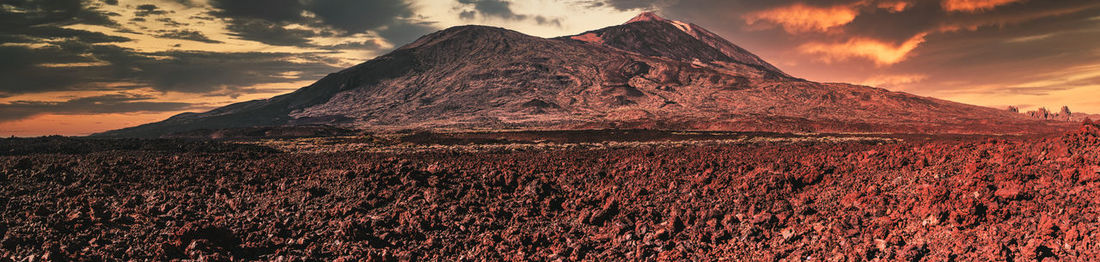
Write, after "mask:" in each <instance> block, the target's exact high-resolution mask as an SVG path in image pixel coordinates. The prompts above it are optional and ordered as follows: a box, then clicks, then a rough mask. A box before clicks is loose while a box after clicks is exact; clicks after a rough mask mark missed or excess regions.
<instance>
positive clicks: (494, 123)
mask: <svg viewBox="0 0 1100 262" xmlns="http://www.w3.org/2000/svg"><path fill="white" fill-rule="evenodd" d="M317 124H322V125H333V126H339V127H343V128H353V129H365V130H372V131H393V130H404V129H430V130H496V129H603V128H651V129H693V130H695V129H698V130H729V131H781V132H796V131H797V132H932V133H936V132H943V133H1026V132H1033V131H1035V130H1036V129H1044V128H1053V127H1052V126H1051V125H1050V124H1049V123H1047V122H1041V121H1034V120H1033V119H1028V118H1026V117H1022V116H1019V115H1018V114H1012V113H1010V112H1007V111H1005V110H997V109H992V108H986V107H979V106H973V105H965V104H961V103H956V102H950V101H946V100H940V99H935V98H928V97H920V96H915V95H911V94H906V93H900V92H891V91H888V90H885V89H881V88H871V87H865V86H857V85H849V84H839V83H816V82H810V81H806V80H803V79H799V78H795V77H793V76H790V75H788V74H786V73H785V72H783V71H781V70H779V69H778V68H776V67H775V66H773V65H771V64H769V63H767V62H766V61H764V60H763V59H760V58H759V57H758V56H756V55H755V54H752V53H751V52H748V51H746V50H744V49H742V48H740V47H738V46H736V45H734V44H733V43H730V42H728V41H726V40H725V39H722V38H721V37H718V36H717V35H716V34H714V33H711V32H710V31H708V30H706V29H704V28H702V27H699V26H697V25H694V24H689V23H684V22H679V21H674V20H668V19H664V18H661V17H660V16H657V15H656V14H652V13H643V14H642V15H639V16H638V17H636V18H635V19H631V21H628V22H627V23H625V24H622V25H617V26H611V27H607V28H602V29H597V30H591V31H587V32H584V33H581V34H578V35H572V36H563V37H557V38H549V39H546V38H539V37H534V36H529V35H525V34H522V33H519V32H516V31H512V30H508V29H503V28H496V27H488V26H457V27H452V28H448V29H444V30H440V31H437V32H434V33H430V34H428V35H425V36H423V37H421V38H419V39H417V40H416V41H414V42H412V43H410V44H407V45H405V46H402V47H399V48H397V49H395V50H394V51H392V52H391V53H388V54H385V55H382V56H379V57H377V58H374V59H371V60H368V61H366V62H364V63H361V64H359V65H356V66H353V67H350V68H347V69H344V70H341V71H340V72H337V73H333V74H329V75H328V76H326V77H324V78H322V79H321V80H319V81H317V82H316V83H314V84H311V85H309V86H306V87H303V88H301V89H299V90H296V91H294V92H291V93H288V94H284V95H279V96H276V97H273V98H269V99H263V100H254V101H248V102H241V103H236V104H232V105H229V106H225V107H222V108H218V109H215V110H211V111H208V112H204V113H185V114H180V115H177V116H173V117H172V118H169V119H167V120H165V121H162V122H157V123H150V124H146V125H141V126H137V127H131V128H126V129H120V130H114V131H109V132H105V133H101V134H98V136H137V137H156V136H163V135H166V134H169V133H171V132H182V131H189V130H196V129H220V128H245V127H256V126H286V125H317ZM975 126H976V127H975Z"/></svg>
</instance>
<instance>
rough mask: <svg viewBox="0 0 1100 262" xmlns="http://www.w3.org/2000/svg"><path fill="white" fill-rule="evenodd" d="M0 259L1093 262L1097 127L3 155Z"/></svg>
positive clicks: (1098, 225)
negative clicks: (1044, 131)
mask: <svg viewBox="0 0 1100 262" xmlns="http://www.w3.org/2000/svg"><path fill="white" fill-rule="evenodd" d="M0 174H2V175H0V206H3V207H4V208H3V211H2V223H0V235H2V236H3V239H2V240H0V256H2V257H8V258H12V259H16V260H20V259H24V258H28V257H31V256H34V257H35V258H46V259H48V260H61V259H85V260H104V259H112V260H113V259H119V260H122V259H157V260H162V259H177V258H178V259H188V258H191V259H206V260H241V259H263V260H271V259H277V258H280V257H281V258H288V259H310V260H312V259H317V260H335V259H345V260H348V259H350V260H364V259H366V260H404V259H408V260H445V261H448V260H450V261H453V260H522V259H534V260H548V259H550V260H552V259H565V260H628V259H629V260H633V259H659V260H661V259H668V260H719V259H733V260H780V259H785V260H803V259H806V260H830V261H833V260H845V259H847V260H861V259H876V258H878V259H887V260H902V259H904V260H929V261H944V260H1033V259H1061V260H1089V259H1090V258H1095V257H1100V243H1097V242H1096V239H1100V221H1098V220H1097V219H1096V218H1097V217H1098V216H1100V208H1096V206H1098V205H1096V204H1100V193H1098V192H1097V186H1098V185H1100V183H1097V182H1100V127H1098V126H1095V125H1091V124H1086V125H1083V126H1082V127H1081V128H1080V130H1076V131H1073V132H1070V133H1068V134H1065V135H1062V136H1056V137H1049V138H1004V139H988V138H984V139H969V140H961V141H960V140H956V139H943V140H936V139H933V140H925V139H912V140H909V141H907V142H902V143H896V144H885V145H877V144H867V143H858V142H846V143H816V144H815V143H796V144H769V143H762V144H754V145H735V146H713V147H711V146H696V147H667V148H635V149H607V150H588V151H572V150H557V151H538V152H512V153H494V154H486V153H455V152H449V153H441V152H424V153H413V154H365V153H327V154H296V153H279V152H271V151H269V150H262V149H255V148H248V147H242V148H235V149H233V150H229V151H219V152H195V151H150V150H111V151H102V152H94V153H90V154H83V155H76V154H22V155H18V154H17V155H8V156H0Z"/></svg>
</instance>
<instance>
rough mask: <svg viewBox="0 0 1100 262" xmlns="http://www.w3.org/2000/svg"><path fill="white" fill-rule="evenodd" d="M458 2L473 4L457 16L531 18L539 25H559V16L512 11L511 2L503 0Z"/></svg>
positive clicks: (509, 18) (462, 0) (470, 18)
mask: <svg viewBox="0 0 1100 262" xmlns="http://www.w3.org/2000/svg"><path fill="white" fill-rule="evenodd" d="M458 2H459V3H462V4H465V5H470V6H473V9H474V10H464V11H462V12H461V13H459V17H460V18H462V19H466V20H472V19H474V18H475V17H477V16H478V15H480V16H482V17H483V18H499V19H505V20H532V21H535V23H537V24H540V25H554V26H561V18H547V17H545V16H541V15H525V14H516V13H515V12H514V11H512V2H509V1H505V0H458Z"/></svg>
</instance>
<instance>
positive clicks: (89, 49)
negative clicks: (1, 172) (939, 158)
mask: <svg viewBox="0 0 1100 262" xmlns="http://www.w3.org/2000/svg"><path fill="white" fill-rule="evenodd" d="M643 11H653V12H656V13H658V14H660V15H662V16H664V17H666V18H670V19H676V20H681V21H685V22H690V23H695V24H697V25H700V26H702V27H704V28H707V29H709V30H711V31H714V32H715V33H718V34H719V35H722V36H723V37H725V38H726V39H728V40H730V41H731V42H733V43H735V44H737V45H739V46H741V47H743V48H745V49H747V50H749V51H751V52H753V53H755V54H757V55H758V56H760V57H761V58H763V59H765V60H767V61H769V62H770V63H772V64H774V65H775V66H777V67H779V68H780V69H782V70H784V71H786V72H787V73H789V74H791V75H794V76H797V77H801V78H805V79H808V80H813V81H821V82H846V83H855V84H864V85H870V86H877V87H882V88H886V89H890V90H894V91H903V92H909V93H913V94H917V95H923V96H932V97H937V98H941V99H947V100H952V101H958V102H963V103H970V104H977V105H983V106H990V107H998V108H1003V107H1007V106H1009V105H1013V106H1018V107H1020V108H1021V109H1023V110H1034V109H1036V108H1038V107H1047V108H1051V109H1058V108H1060V107H1061V106H1063V105H1064V106H1069V108H1070V109H1071V110H1073V111H1075V112H1090V113H1100V95H1098V94H1100V45H1098V44H1096V43H1100V1H1095V0H1058V1H1053V0H818V1H793V0H774V1H756V0H0V79H3V80H0V135H2V136H40V135H54V134H58V135H87V134H92V133H96V132H102V131H106V130H112V129H118V128H123V127H129V126H134V125H138V124H143V123H149V122H155V121H160V120H163V119H166V118H168V117H170V116H172V115H175V114H178V113H181V112H197V111H206V110H210V109H213V108H216V107H219V106H224V105H227V104H230V103H234V102H241V101H247V100H254V99H263V98H268V97H271V96H275V95H278V94H282V93H287V92H290V91H293V90H295V89H297V88H300V87H303V86H306V85H308V84H310V83H312V82H313V81H316V80H318V79H320V78H321V77H323V76H325V75H326V74H329V73H332V72H336V71H339V70H340V69H342V68H346V67H349V66H352V65H355V64H358V63H362V62H364V61H367V60H369V59H371V58H373V57H376V56H378V55H382V54H385V53H387V52H389V51H390V50H393V49H394V48H396V47H399V46H401V45H403V44H406V43H409V42H411V41H413V40H415V39H416V38H417V37H419V36H422V35H424V34H427V33H430V32H434V31H436V30H441V29H444V28H447V27H451V26H458V25H466V24H480V25H490V26H498V27H504V28H508V29H512V30H516V31H519V32H522V33H526V34H529V35H535V36H541V37H555V36H563V35H573V34H578V33H581V32H584V31H588V30H593V29H598V28H602V27H607V26H613V25H617V24H621V23H623V22H625V21H627V20H629V19H630V18H631V17H633V16H635V15H637V14H639V13H641V12H643Z"/></svg>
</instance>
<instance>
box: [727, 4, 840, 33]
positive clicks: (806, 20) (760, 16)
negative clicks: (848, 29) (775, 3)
mask: <svg viewBox="0 0 1100 262" xmlns="http://www.w3.org/2000/svg"><path fill="white" fill-rule="evenodd" d="M858 14H859V11H858V10H856V6H852V5H840V6H833V7H815V6H808V5H805V4H802V3H796V4H794V5H790V6H785V7H780V8H775V9H768V10H762V11H757V12H753V13H749V14H746V15H745V16H743V18H744V19H745V23H747V24H749V25H754V24H756V23H758V22H766V23H769V24H772V25H779V26H782V27H783V29H784V30H786V31H787V32H789V33H799V32H813V31H817V32H825V31H829V29H831V28H834V27H838V26H842V25H846V24H848V23H850V22H852V20H855V18H856V15H858Z"/></svg>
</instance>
